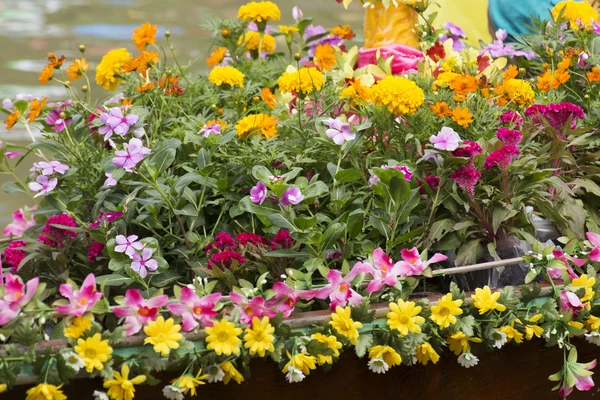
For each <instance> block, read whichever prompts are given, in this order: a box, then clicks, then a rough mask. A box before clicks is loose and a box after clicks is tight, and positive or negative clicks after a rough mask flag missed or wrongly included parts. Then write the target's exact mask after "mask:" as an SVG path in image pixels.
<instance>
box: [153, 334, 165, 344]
mask: <svg viewBox="0 0 600 400" xmlns="http://www.w3.org/2000/svg"><path fill="white" fill-rule="evenodd" d="M155 338H156V341H157V342H166V341H167V335H165V334H164V333H159V334H158V335H156V336H155Z"/></svg>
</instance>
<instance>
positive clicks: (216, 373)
mask: <svg viewBox="0 0 600 400" xmlns="http://www.w3.org/2000/svg"><path fill="white" fill-rule="evenodd" d="M206 373H207V374H208V378H206V380H207V381H208V382H209V383H215V382H221V381H222V380H223V377H224V376H225V372H224V371H223V370H222V369H221V367H219V366H218V365H217V364H212V365H209V366H208V367H206Z"/></svg>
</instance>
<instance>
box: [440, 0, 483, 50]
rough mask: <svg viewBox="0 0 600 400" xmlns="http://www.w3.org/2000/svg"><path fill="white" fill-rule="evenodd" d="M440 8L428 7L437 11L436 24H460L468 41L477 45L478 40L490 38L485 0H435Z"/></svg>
mask: <svg viewBox="0 0 600 400" xmlns="http://www.w3.org/2000/svg"><path fill="white" fill-rule="evenodd" d="M436 3H438V4H439V5H440V6H441V8H438V7H436V6H432V7H430V10H431V12H436V11H437V12H438V15H437V18H436V26H442V25H443V24H444V23H445V22H452V23H454V24H456V25H458V26H460V27H461V28H462V29H463V30H464V31H465V33H466V34H467V37H468V38H469V40H468V43H470V44H473V45H479V40H483V41H484V42H486V43H489V42H490V41H491V40H492V38H491V36H490V33H489V31H488V15H487V4H488V2H487V0H437V1H436Z"/></svg>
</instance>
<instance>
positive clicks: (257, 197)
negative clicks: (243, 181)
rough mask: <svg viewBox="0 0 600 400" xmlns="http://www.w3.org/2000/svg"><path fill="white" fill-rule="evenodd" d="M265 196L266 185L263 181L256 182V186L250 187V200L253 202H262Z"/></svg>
mask: <svg viewBox="0 0 600 400" xmlns="http://www.w3.org/2000/svg"><path fill="white" fill-rule="evenodd" d="M266 198H267V187H266V186H265V184H264V183H262V182H258V183H257V184H256V186H254V187H253V188H252V189H250V200H251V201H252V202H253V203H254V204H262V203H263V201H265V199H266Z"/></svg>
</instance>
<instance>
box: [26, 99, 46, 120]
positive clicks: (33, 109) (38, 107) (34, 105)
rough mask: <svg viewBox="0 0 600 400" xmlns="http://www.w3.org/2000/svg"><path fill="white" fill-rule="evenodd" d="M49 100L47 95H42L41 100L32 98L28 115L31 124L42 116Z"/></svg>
mask: <svg viewBox="0 0 600 400" xmlns="http://www.w3.org/2000/svg"><path fill="white" fill-rule="evenodd" d="M47 100H48V98H47V97H42V101H39V100H38V99H33V100H31V103H29V114H28V115H27V121H29V123H30V124H31V123H33V122H34V121H35V120H36V119H37V117H39V116H40V114H41V112H42V110H43V109H44V107H45V106H46V101H47Z"/></svg>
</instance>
